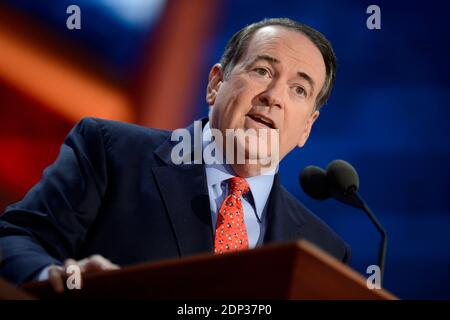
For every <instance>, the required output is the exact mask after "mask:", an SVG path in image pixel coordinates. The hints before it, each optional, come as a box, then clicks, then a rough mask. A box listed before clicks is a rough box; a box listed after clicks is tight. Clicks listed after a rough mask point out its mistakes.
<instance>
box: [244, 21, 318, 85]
mask: <svg viewBox="0 0 450 320" xmlns="http://www.w3.org/2000/svg"><path fill="white" fill-rule="evenodd" d="M262 54H267V55H270V56H273V57H274V58H276V59H278V60H280V62H281V64H282V65H283V64H284V65H285V66H286V67H289V68H295V69H296V70H294V69H293V70H292V71H293V72H297V71H304V72H307V73H308V74H309V75H310V76H311V77H312V78H313V79H314V80H315V82H316V83H319V84H322V83H323V82H324V81H325V71H326V69H325V63H324V61H323V57H322V54H321V53H320V51H319V49H318V48H317V47H316V46H315V45H314V43H312V41H311V40H310V39H308V37H306V36H305V35H304V34H303V33H301V32H299V31H295V30H291V29H287V28H285V27H282V26H266V27H263V28H261V29H259V30H257V31H256V32H255V33H254V34H253V36H252V37H251V39H250V41H249V43H248V45H247V50H245V53H244V54H243V57H242V61H243V62H244V63H245V61H247V62H248V61H252V60H253V59H254V58H255V57H257V56H258V55H262ZM297 69H298V70H297Z"/></svg>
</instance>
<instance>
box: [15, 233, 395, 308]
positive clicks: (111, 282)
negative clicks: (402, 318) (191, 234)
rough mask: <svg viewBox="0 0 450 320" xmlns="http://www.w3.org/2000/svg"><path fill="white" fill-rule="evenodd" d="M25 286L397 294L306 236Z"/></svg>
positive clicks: (313, 295)
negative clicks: (70, 282)
mask: <svg viewBox="0 0 450 320" xmlns="http://www.w3.org/2000/svg"><path fill="white" fill-rule="evenodd" d="M235 270H239V272H237V273H235V272H233V271H235ZM23 289H25V290H26V291H27V292H28V293H29V294H31V295H33V296H36V297H38V298H44V299H46V298H64V299H65V298H68V299H97V298H102V299H104V298H106V299H111V298H113V299H115V298H119V299H120V298H125V299H255V300H256V299H377V300H384V299H396V297H395V296H393V295H392V294H390V293H388V292H387V291H385V290H377V289H373V290H369V289H368V288H367V286H366V279H364V278H363V277H362V276H361V275H359V274H358V273H356V272H355V271H353V270H351V269H350V268H349V267H348V266H346V265H344V264H342V263H341V262H340V261H338V260H336V259H334V258H333V257H331V256H330V255H328V254H326V253H325V252H323V251H322V250H320V249H319V248H317V247H315V246H314V245H312V244H310V243H308V242H306V241H299V242H294V243H289V244H280V245H270V246H265V247H262V248H258V249H254V250H246V251H240V252H235V253H229V254H225V255H220V256H219V255H215V256H213V255H202V256H195V257H190V258H184V259H178V260H170V261H164V262H159V263H146V264H139V265H134V266H130V267H126V268H123V269H121V270H114V271H106V272H101V273H95V274H88V275H86V276H84V278H83V287H82V289H80V290H76V289H75V290H67V289H66V292H65V293H64V294H61V295H57V294H55V293H54V292H53V290H52V288H51V287H50V285H49V283H48V282H32V283H28V284H25V285H24V286H23Z"/></svg>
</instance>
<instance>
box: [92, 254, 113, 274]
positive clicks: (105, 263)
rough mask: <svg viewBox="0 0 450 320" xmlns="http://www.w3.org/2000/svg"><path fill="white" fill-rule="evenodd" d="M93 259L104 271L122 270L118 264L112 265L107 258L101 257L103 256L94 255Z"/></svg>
mask: <svg viewBox="0 0 450 320" xmlns="http://www.w3.org/2000/svg"><path fill="white" fill-rule="evenodd" d="M92 259H93V260H95V261H98V262H99V263H100V264H101V266H102V268H103V270H116V269H120V267H119V266H118V265H117V264H114V263H112V262H111V261H109V260H108V259H106V258H105V257H103V256H101V255H94V256H92Z"/></svg>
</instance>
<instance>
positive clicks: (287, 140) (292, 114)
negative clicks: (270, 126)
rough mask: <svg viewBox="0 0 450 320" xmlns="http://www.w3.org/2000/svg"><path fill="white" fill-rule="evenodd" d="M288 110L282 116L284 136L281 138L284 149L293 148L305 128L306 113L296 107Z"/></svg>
mask: <svg viewBox="0 0 450 320" xmlns="http://www.w3.org/2000/svg"><path fill="white" fill-rule="evenodd" d="M296 107H297V109H293V108H289V110H286V111H285V114H284V117H285V119H284V135H283V137H282V139H283V143H284V144H285V145H286V148H294V147H295V146H296V145H297V143H298V142H299V141H300V139H301V137H302V135H303V133H304V131H305V127H306V122H307V119H308V113H307V112H304V111H303V109H301V108H299V107H298V106H296Z"/></svg>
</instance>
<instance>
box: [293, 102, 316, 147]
mask: <svg viewBox="0 0 450 320" xmlns="http://www.w3.org/2000/svg"><path fill="white" fill-rule="evenodd" d="M319 115H320V112H319V111H318V110H316V111H314V113H313V114H312V115H311V116H310V117H309V119H308V120H307V121H306V126H305V130H304V131H303V134H302V136H301V138H300V141H299V142H298V144H297V146H298V147H300V148H301V147H303V146H304V145H305V143H306V141H307V140H308V138H309V134H310V133H311V128H312V126H313V124H314V122H315V121H316V120H317V118H318V117H319Z"/></svg>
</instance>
